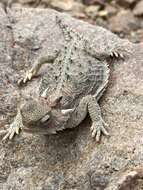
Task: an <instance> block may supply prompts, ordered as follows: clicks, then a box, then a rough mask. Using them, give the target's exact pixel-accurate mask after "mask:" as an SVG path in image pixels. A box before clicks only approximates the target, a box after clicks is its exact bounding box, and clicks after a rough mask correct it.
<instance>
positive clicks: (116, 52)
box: [110, 51, 124, 59]
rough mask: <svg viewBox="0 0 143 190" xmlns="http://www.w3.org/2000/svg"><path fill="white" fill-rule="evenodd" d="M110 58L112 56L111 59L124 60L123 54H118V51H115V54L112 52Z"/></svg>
mask: <svg viewBox="0 0 143 190" xmlns="http://www.w3.org/2000/svg"><path fill="white" fill-rule="evenodd" d="M110 56H111V57H116V58H122V59H123V58H124V55H123V53H120V52H118V51H113V52H111V54H110Z"/></svg>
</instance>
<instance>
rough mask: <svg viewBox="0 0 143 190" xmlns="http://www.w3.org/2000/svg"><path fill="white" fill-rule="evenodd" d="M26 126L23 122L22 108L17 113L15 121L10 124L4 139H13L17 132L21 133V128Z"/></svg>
mask: <svg viewBox="0 0 143 190" xmlns="http://www.w3.org/2000/svg"><path fill="white" fill-rule="evenodd" d="M23 127H24V125H23V123H22V116H21V112H20V109H18V112H17V115H16V117H15V119H14V121H13V123H11V124H10V126H9V128H8V129H7V130H6V131H5V133H6V134H5V136H4V137H3V139H2V140H3V141H4V140H6V139H8V138H9V139H12V138H13V137H14V135H15V134H17V135H18V134H19V132H20V130H21V129H22V128H23Z"/></svg>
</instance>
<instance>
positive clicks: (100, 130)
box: [88, 96, 109, 142]
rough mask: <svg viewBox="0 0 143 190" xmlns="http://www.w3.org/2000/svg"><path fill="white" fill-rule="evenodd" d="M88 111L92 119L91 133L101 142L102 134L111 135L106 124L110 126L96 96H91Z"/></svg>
mask: <svg viewBox="0 0 143 190" xmlns="http://www.w3.org/2000/svg"><path fill="white" fill-rule="evenodd" d="M88 112H89V115H90V117H91V120H92V126H91V133H92V137H95V139H96V141H97V142H99V141H100V138H101V135H102V134H103V135H105V136H109V133H108V131H107V130H106V128H105V127H106V126H108V125H107V124H106V123H105V121H104V120H103V118H102V116H101V110H100V107H99V105H98V103H97V100H96V98H95V97H92V96H90V97H89V102H88Z"/></svg>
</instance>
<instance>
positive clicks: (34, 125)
mask: <svg viewBox="0 0 143 190" xmlns="http://www.w3.org/2000/svg"><path fill="white" fill-rule="evenodd" d="M72 111H73V109H67V110H61V109H59V108H56V107H51V106H50V105H48V104H47V102H46V100H38V101H37V100H33V99H31V100H28V101H27V102H26V103H25V104H24V105H23V106H22V107H21V108H20V112H21V116H22V122H23V125H24V128H23V130H24V131H26V132H31V133H34V132H35V133H40V134H53V133H56V131H58V130H60V129H61V130H62V128H63V126H64V125H65V123H66V122H67V120H68V119H69V117H70V113H71V112H72Z"/></svg>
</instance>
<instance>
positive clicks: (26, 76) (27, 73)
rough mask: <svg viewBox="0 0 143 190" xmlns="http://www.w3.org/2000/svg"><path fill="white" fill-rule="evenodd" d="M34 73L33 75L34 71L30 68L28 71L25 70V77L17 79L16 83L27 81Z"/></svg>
mask: <svg viewBox="0 0 143 190" xmlns="http://www.w3.org/2000/svg"><path fill="white" fill-rule="evenodd" d="M34 75H35V71H33V70H32V69H31V70H29V71H28V72H26V75H25V77H23V78H22V79H20V80H19V81H18V85H21V84H22V83H24V84H25V83H26V82H27V81H30V80H31V79H32V77H33V76H34Z"/></svg>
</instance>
